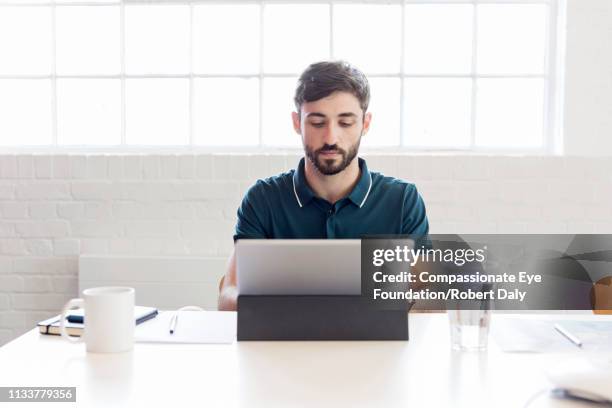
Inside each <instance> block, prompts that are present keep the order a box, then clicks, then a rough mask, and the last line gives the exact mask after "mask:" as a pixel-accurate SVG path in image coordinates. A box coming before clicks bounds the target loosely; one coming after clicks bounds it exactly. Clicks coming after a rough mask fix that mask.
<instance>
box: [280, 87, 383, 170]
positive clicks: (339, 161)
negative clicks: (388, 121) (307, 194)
mask: <svg viewBox="0 0 612 408" xmlns="http://www.w3.org/2000/svg"><path fill="white" fill-rule="evenodd" d="M292 116H293V127H294V129H295V131H296V132H297V133H299V134H301V135H302V143H303V145H304V151H305V153H306V157H307V158H308V159H309V160H310V161H311V162H312V164H314V166H315V167H316V169H317V170H319V172H321V174H324V175H333V174H338V173H340V172H341V171H343V170H344V169H345V168H346V167H347V166H348V165H349V164H350V163H351V162H352V161H353V159H354V158H355V157H356V156H357V152H358V151H359V143H360V141H361V136H362V135H363V134H365V133H366V132H367V131H368V129H369V127H370V120H371V114H370V113H366V114H365V117H364V114H363V111H362V110H361V106H360V105H359V100H358V99H357V98H356V97H355V96H354V95H353V94H350V93H348V92H334V93H332V94H331V95H329V96H327V97H325V98H322V99H319V100H318V101H314V102H305V103H303V104H302V107H301V112H300V114H298V113H297V112H293V115H292Z"/></svg>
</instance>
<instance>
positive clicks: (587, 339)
mask: <svg viewBox="0 0 612 408" xmlns="http://www.w3.org/2000/svg"><path fill="white" fill-rule="evenodd" d="M555 324H560V325H561V326H563V328H565V329H566V330H568V331H569V332H570V333H572V334H573V335H575V336H576V337H578V338H579V339H580V340H581V341H582V344H583V345H582V347H577V346H576V345H574V344H573V343H571V342H570V341H569V340H568V339H566V338H565V337H563V336H562V335H561V334H560V333H559V332H558V331H557V330H555V328H554V325H555ZM491 336H492V337H493V339H494V341H495V342H496V343H497V345H498V346H499V347H500V348H501V349H502V350H503V351H508V352H532V353H543V352H568V351H569V352H573V351H581V350H582V351H598V352H610V351H612V321H580V320H544V319H542V320H540V319H521V318H517V317H503V316H495V318H494V320H493V321H492V323H491Z"/></svg>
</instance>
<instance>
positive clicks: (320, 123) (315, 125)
mask: <svg viewBox="0 0 612 408" xmlns="http://www.w3.org/2000/svg"><path fill="white" fill-rule="evenodd" d="M310 124H311V125H312V126H314V127H317V128H320V127H323V126H324V125H325V122H317V123H314V122H311V123H310Z"/></svg>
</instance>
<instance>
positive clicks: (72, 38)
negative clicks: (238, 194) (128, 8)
mask: <svg viewBox="0 0 612 408" xmlns="http://www.w3.org/2000/svg"><path fill="white" fill-rule="evenodd" d="M56 13H57V14H56V21H57V72H58V73H60V74H118V73H119V71H120V60H119V57H120V52H119V6H117V7H114V6H110V7H109V6H63V7H62V6H58V7H57V11H56Z"/></svg>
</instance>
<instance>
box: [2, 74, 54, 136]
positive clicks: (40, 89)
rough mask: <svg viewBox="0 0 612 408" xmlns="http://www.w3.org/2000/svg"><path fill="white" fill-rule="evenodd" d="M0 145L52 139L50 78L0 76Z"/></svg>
mask: <svg viewBox="0 0 612 408" xmlns="http://www.w3.org/2000/svg"><path fill="white" fill-rule="evenodd" d="M0 117H1V118H2V119H1V120H0V135H1V137H0V145H5V146H19V145H44V144H50V143H51V142H52V134H53V133H52V122H51V81H50V80H47V79H0Z"/></svg>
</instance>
